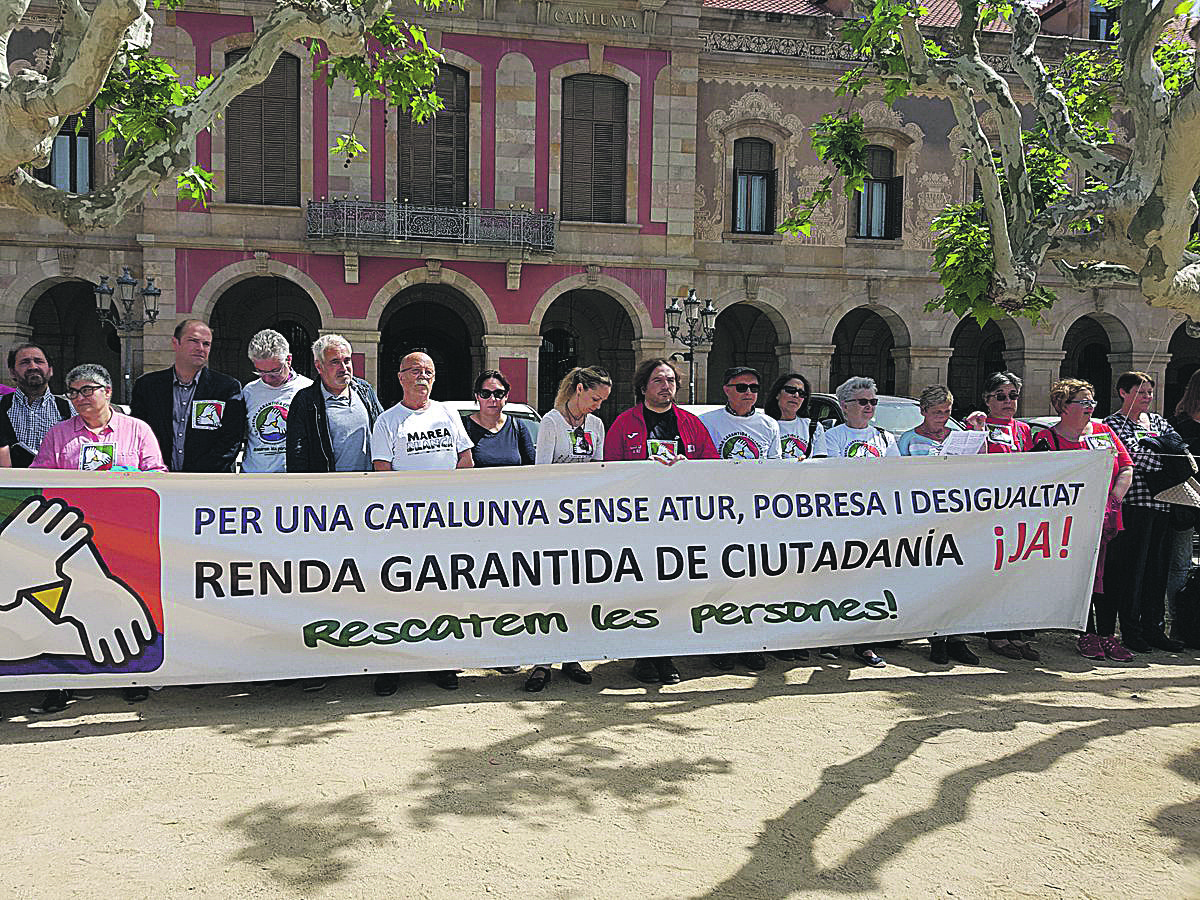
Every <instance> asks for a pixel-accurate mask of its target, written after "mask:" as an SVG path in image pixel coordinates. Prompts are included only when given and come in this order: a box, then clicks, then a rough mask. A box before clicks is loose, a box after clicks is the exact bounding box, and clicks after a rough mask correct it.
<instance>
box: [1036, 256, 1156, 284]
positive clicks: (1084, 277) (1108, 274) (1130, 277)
mask: <svg viewBox="0 0 1200 900" xmlns="http://www.w3.org/2000/svg"><path fill="white" fill-rule="evenodd" d="M1053 263H1054V268H1056V269H1058V271H1059V273H1060V274H1061V275H1062V276H1063V278H1065V279H1066V280H1067V282H1068V283H1069V284H1070V285H1071V287H1075V288H1096V287H1112V286H1114V285H1131V284H1134V283H1136V282H1137V280H1138V277H1137V273H1136V272H1134V271H1133V270H1132V269H1127V268H1125V267H1124V266H1114V265H1111V264H1109V263H1096V264H1094V265H1086V266H1085V265H1079V266H1072V265H1069V264H1068V263H1067V262H1066V261H1064V260H1061V259H1055V260H1053Z"/></svg>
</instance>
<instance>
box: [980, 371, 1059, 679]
mask: <svg viewBox="0 0 1200 900" xmlns="http://www.w3.org/2000/svg"><path fill="white" fill-rule="evenodd" d="M1020 399H1021V379H1020V378H1018V377H1017V376H1016V375H1014V374H1013V373H1012V372H996V373H994V374H992V375H991V376H990V377H989V378H988V380H987V382H986V383H985V384H984V386H983V402H984V405H985V406H987V413H986V414H985V413H982V412H975V413H972V414H971V415H969V416H967V425H968V426H969V427H970V428H972V429H974V430H976V431H986V432H987V452H988V453H1025V452H1027V451H1029V450H1032V449H1033V431H1032V430H1031V429H1030V427H1029V425H1028V424H1026V423H1025V422H1018V421H1017V419H1016V415H1017V403H1018V402H1019V401H1020ZM986 637H987V639H988V648H989V649H990V650H992V652H994V653H999V654H1000V655H1001V656H1006V657H1008V658H1009V659H1027V660H1029V661H1030V662H1037V661H1038V660H1039V659H1041V658H1042V657H1041V654H1040V653H1038V652H1037V651H1036V650H1034V649H1033V647H1031V646H1029V638H1032V637H1033V633H1032V632H1030V633H1029V634H1028V635H1026V633H1025V632H1023V631H993V632H989V633H988V634H987V635H986Z"/></svg>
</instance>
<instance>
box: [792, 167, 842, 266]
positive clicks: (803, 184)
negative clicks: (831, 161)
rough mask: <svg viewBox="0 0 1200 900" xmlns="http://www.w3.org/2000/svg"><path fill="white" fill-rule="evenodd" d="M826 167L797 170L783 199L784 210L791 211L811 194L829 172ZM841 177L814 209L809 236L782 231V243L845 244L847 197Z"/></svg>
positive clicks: (832, 245)
mask: <svg viewBox="0 0 1200 900" xmlns="http://www.w3.org/2000/svg"><path fill="white" fill-rule="evenodd" d="M829 174H830V171H829V169H828V168H826V167H825V166H821V165H815V166H805V167H804V168H802V169H799V170H798V171H797V172H796V178H795V189H794V190H793V191H792V193H791V194H790V195H788V196H785V197H784V198H783V199H784V206H785V209H784V212H785V213H787V212H790V211H791V210H792V209H793V208H794V207H796V206H798V205H799V203H800V201H801V200H805V199H807V198H808V197H811V196H812V195H813V191H815V190H816V189H817V188H818V186H820V184H821V180H822V179H823V178H825V176H826V175H829ZM841 182H842V179H841V178H835V179H834V180H833V184H832V185H831V190H832V191H833V197H832V198H830V200H829V202H828V203H824V204H822V205H821V206H818V207H817V208H816V209H815V210H813V215H812V228H811V229H809V233H808V237H805V236H804V235H802V234H795V235H792V234H785V235H784V236H783V242H784V243H785V244H816V245H819V246H823V247H840V246H842V245H843V244H845V243H846V196H845V194H843V193H842V188H841Z"/></svg>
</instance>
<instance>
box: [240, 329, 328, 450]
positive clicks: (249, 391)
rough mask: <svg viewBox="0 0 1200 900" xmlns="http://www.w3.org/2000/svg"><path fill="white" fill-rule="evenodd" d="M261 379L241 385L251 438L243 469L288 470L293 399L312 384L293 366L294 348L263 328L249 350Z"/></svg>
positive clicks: (281, 336) (282, 337) (309, 379)
mask: <svg viewBox="0 0 1200 900" xmlns="http://www.w3.org/2000/svg"><path fill="white" fill-rule="evenodd" d="M246 355H247V356H249V357H250V365H252V366H254V371H255V372H257V373H258V378H256V379H255V380H254V381H251V382H250V383H249V384H248V385H246V386H245V387H244V388H242V394H243V396H244V397H245V398H246V420H247V425H248V431H247V434H248V439H247V441H246V455H245V457H243V459H242V471H243V472H286V471H287V421H288V412H289V410H290V408H291V405H292V400H294V399H295V397H296V394H297V393H298V392H299V391H301V390H302V389H304V388H306V387H308V386H309V385H311V384H312V383H313V380H312V379H311V378H306V377H305V376H303V375H301V374H300V373H299V372H297V371H295V370H294V369H293V368H292V348H291V347H289V346H288V342H287V339H286V338H285V337H284V336H283V335H282V334H280V333H279V332H278V331H274V330H273V329H270V328H264V329H263V330H262V331H260V332H259V333H258V334H256V335H255V336H254V337H252V338H250V346H249V347H248V348H247V350H246Z"/></svg>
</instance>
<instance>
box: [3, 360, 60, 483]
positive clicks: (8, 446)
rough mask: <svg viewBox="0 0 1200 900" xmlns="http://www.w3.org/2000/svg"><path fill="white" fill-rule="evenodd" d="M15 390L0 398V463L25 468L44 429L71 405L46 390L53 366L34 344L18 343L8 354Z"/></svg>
mask: <svg viewBox="0 0 1200 900" xmlns="http://www.w3.org/2000/svg"><path fill="white" fill-rule="evenodd" d="M8 368H9V371H10V372H12V376H13V381H14V383H15V384H16V385H17V390H16V391H15V392H14V393H11V394H5V395H4V396H3V397H0V466H3V467H15V468H20V469H23V468H27V467H28V466H29V464H30V463H31V462H33V460H34V457H36V456H37V452H38V448H40V447H41V445H42V439H43V438H44V437H45V436H46V432H47V431H49V430H50V429H51V428H52V427H53V426H55V425H57V424H58V423H59V422H62V421H65V420H66V419H69V418H71V416H72V412H71V404H70V403H68V402H67V401H66V399H65V398H63V397H55V396H54V395H53V394H51V393H50V378H51V377H52V376H53V375H54V369H53V368H52V367H51V365H50V360H49V359H48V357H47V356H46V352H45V351H44V350H43V349H42V348H41V347H39V346H38V345H37V344H21V345H20V346H19V347H17V348H15V349H13V350H10V351H9V353H8Z"/></svg>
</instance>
